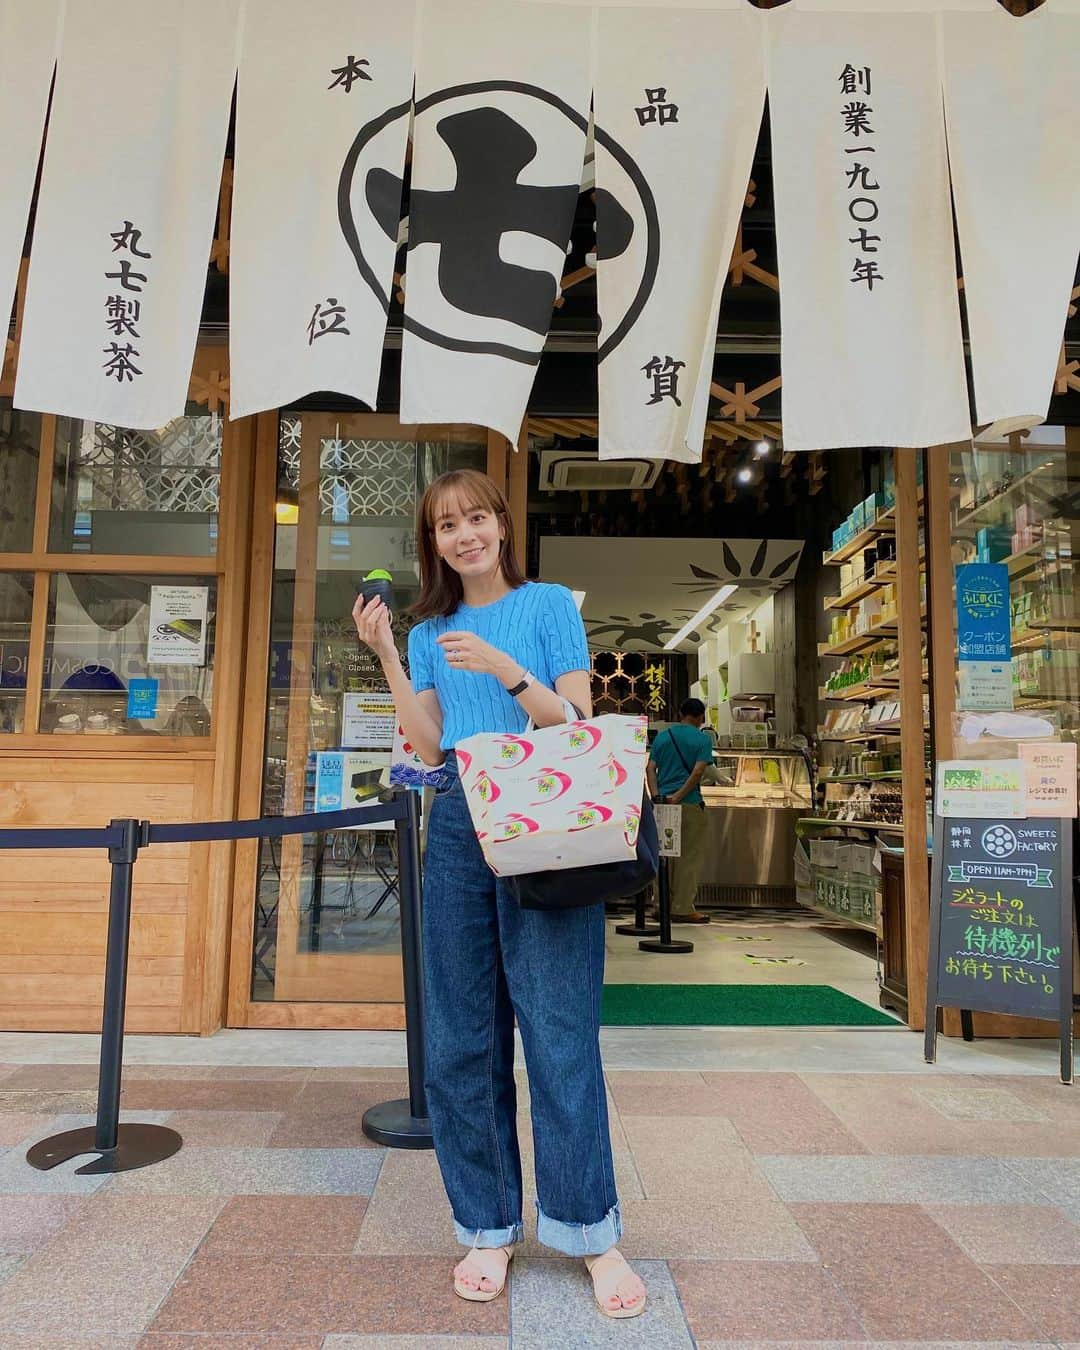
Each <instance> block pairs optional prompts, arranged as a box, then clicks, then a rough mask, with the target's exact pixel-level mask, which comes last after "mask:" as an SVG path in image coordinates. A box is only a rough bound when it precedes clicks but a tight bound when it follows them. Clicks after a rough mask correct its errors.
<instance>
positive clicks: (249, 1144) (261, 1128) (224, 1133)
mask: <svg viewBox="0 0 1080 1350" xmlns="http://www.w3.org/2000/svg"><path fill="white" fill-rule="evenodd" d="M281 1117H282V1113H281V1112H280V1111H174V1112H173V1113H172V1115H171V1116H170V1117H169V1120H168V1126H169V1129H170V1130H176V1132H177V1133H178V1134H179V1135H180V1136H181V1137H182V1138H183V1140H184V1143H185V1144H186V1145H187V1146H188V1147H189V1148H262V1147H264V1146H265V1145H266V1144H268V1143H269V1142H270V1136H271V1135H272V1134H273V1133H274V1131H275V1130H276V1129H277V1127H278V1125H279V1123H280V1122H281Z"/></svg>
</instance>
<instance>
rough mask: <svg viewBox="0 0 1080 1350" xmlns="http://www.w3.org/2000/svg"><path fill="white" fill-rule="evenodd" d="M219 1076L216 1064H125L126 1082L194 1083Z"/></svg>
mask: <svg viewBox="0 0 1080 1350" xmlns="http://www.w3.org/2000/svg"><path fill="white" fill-rule="evenodd" d="M216 1076H217V1066H216V1065H214V1064H125V1065H124V1082H125V1083H126V1082H128V1081H131V1082H133V1083H135V1082H145V1081H146V1080H147V1079H154V1080H155V1081H157V1080H159V1079H162V1078H168V1079H173V1080H177V1079H181V1078H183V1079H190V1080H191V1081H192V1082H194V1081H196V1080H201V1079H211V1078H215V1077H216Z"/></svg>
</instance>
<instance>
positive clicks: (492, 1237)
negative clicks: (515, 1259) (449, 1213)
mask: <svg viewBox="0 0 1080 1350" xmlns="http://www.w3.org/2000/svg"><path fill="white" fill-rule="evenodd" d="M454 1232H455V1233H456V1234H457V1240H458V1241H459V1242H460V1243H461V1245H462V1246H463V1247H512V1246H513V1245H514V1244H515V1243H516V1242H521V1241H522V1239H523V1238H524V1236H525V1227H524V1225H523V1224H521V1223H513V1224H511V1225H510V1227H509V1228H466V1227H465V1225H464V1224H461V1223H458V1221H457V1219H455V1220H454Z"/></svg>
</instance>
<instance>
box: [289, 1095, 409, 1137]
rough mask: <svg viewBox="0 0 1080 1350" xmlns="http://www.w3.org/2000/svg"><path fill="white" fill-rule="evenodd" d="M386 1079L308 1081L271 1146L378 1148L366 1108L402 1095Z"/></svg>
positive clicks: (290, 1108)
mask: <svg viewBox="0 0 1080 1350" xmlns="http://www.w3.org/2000/svg"><path fill="white" fill-rule="evenodd" d="M400 1091H401V1089H400V1087H399V1086H398V1085H396V1084H393V1083H385V1082H363V1083H358V1082H353V1083H307V1084H306V1085H305V1086H304V1090H303V1092H302V1093H301V1094H300V1096H299V1097H298V1098H297V1100H296V1101H295V1102H294V1103H293V1104H292V1105H291V1106H290V1107H289V1108H288V1109H287V1110H286V1111H285V1112H284V1113H283V1114H282V1117H281V1120H280V1122H279V1123H278V1125H277V1127H276V1129H275V1130H274V1132H273V1134H272V1135H271V1136H270V1141H269V1142H270V1147H271V1148H375V1147H377V1145H375V1144H374V1143H373V1142H372V1141H371V1140H370V1139H368V1137H367V1136H366V1135H365V1134H364V1132H363V1130H362V1128H361V1122H362V1120H363V1117H364V1112H365V1111H366V1110H367V1109H368V1107H370V1106H376V1105H378V1103H379V1102H384V1101H387V1100H393V1099H394V1098H395V1097H397V1096H399V1095H400Z"/></svg>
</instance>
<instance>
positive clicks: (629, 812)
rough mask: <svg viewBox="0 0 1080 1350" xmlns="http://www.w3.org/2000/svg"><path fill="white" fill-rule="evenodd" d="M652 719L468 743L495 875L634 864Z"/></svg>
mask: <svg viewBox="0 0 1080 1350" xmlns="http://www.w3.org/2000/svg"><path fill="white" fill-rule="evenodd" d="M568 711H570V712H571V713H575V714H576V710H574V709H573V708H570V709H569V710H568ZM647 727H648V719H647V718H646V717H622V716H618V715H616V714H607V715H605V716H603V717H593V718H589V719H587V720H586V719H576V720H574V721H569V722H564V723H561V724H560V725H559V726H554V727H541V728H536V729H533V730H527V731H525V732H523V733H521V734H520V735H511V734H500V735H493V734H490V733H481V734H479V735H476V736H469V737H468V738H467V739H466V740H464V741H462V742H461V744H460V745H458V746H457V747H456V752H457V758H458V771H459V773H460V775H461V783H462V787H463V788H464V790H465V800H466V801H467V802H468V804H469V813H470V815H471V817H472V823H473V828H474V829H475V830H476V837H477V839H478V840H479V842H480V847H481V849H482V850H483V854H484V858H485V860H486V861H487V864H488V866H489V867H490V868H491V870H492V871H493V872H494V873H495V875H496V876H499V877H514V876H521V875H523V874H524V873H531V872H558V871H565V870H567V869H569V868H577V867H591V866H596V865H599V864H609V863H622V862H633V861H634V860H635V859H636V858H637V844H638V832H639V829H640V826H641V810H642V797H643V795H644V784H645V759H646V755H647V735H646V732H647ZM579 903H581V902H580V901H579Z"/></svg>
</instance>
